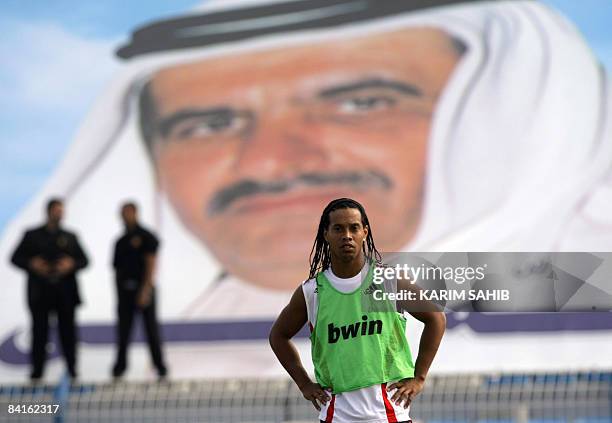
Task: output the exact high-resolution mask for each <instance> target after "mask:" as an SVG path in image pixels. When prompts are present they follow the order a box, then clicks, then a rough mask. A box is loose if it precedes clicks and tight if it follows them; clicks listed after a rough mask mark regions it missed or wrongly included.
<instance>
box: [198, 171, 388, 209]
mask: <svg viewBox="0 0 612 423" xmlns="http://www.w3.org/2000/svg"><path fill="white" fill-rule="evenodd" d="M329 185H346V186H350V187H353V188H358V189H369V188H382V189H385V190H388V189H390V188H391V187H392V186H393V182H392V181H391V178H389V177H388V176H387V175H385V174H383V173H382V172H378V171H375V170H370V171H366V172H362V171H357V172H336V173H320V172H311V173H302V174H300V175H297V176H296V177H294V178H290V179H281V180H278V181H270V182H268V181H256V180H253V179H245V180H243V181H240V182H236V183H235V184H232V185H230V186H228V187H227V188H224V189H222V190H220V191H219V192H217V193H216V194H215V195H214V196H213V198H212V199H211V200H210V202H209V203H208V207H207V208H206V211H207V214H208V215H209V216H214V215H216V214H219V213H221V212H223V211H225V210H227V208H228V207H229V206H231V205H232V203H234V202H235V201H237V200H239V199H243V198H248V197H252V196H254V195H259V194H282V193H284V192H287V191H290V190H291V189H293V188H295V187H298V186H305V187H324V186H329Z"/></svg>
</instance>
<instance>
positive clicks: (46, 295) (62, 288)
mask: <svg viewBox="0 0 612 423" xmlns="http://www.w3.org/2000/svg"><path fill="white" fill-rule="evenodd" d="M36 256H40V257H41V258H43V259H45V260H47V261H48V262H49V263H51V264H54V263H56V262H57V261H58V260H59V259H61V258H62V257H64V256H69V257H72V259H73V260H74V262H75V269H74V271H73V272H71V273H69V274H67V275H64V276H61V277H59V276H50V277H43V276H40V275H38V274H36V273H34V272H32V271H31V269H30V267H29V263H30V260H31V259H32V258H33V257H36ZM11 262H12V263H13V264H14V265H15V266H17V267H19V268H20V269H23V270H25V271H26V272H27V275H28V304H29V305H30V307H35V306H38V305H44V304H49V303H50V302H51V301H54V302H58V301H59V302H60V303H61V304H60V305H66V306H76V305H78V304H80V303H81V297H80V295H79V290H78V285H77V280H76V272H77V271H79V270H80V269H83V268H84V267H86V266H87V263H88V260H87V256H86V255H85V252H84V251H83V248H82V247H81V244H80V243H79V241H78V239H77V236H76V235H75V234H73V233H72V232H68V231H66V230H64V229H62V228H59V229H57V230H56V231H49V230H48V229H47V228H46V226H44V225H43V226H41V227H38V228H35V229H31V230H28V231H26V233H25V235H24V236H23V239H22V240H21V242H20V243H19V245H18V246H17V248H16V249H15V252H14V253H13V256H12V257H11Z"/></svg>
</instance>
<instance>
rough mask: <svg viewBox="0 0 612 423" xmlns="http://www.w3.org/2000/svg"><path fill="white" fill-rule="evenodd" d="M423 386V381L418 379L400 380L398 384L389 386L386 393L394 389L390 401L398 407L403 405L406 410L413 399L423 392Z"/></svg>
mask: <svg viewBox="0 0 612 423" xmlns="http://www.w3.org/2000/svg"><path fill="white" fill-rule="evenodd" d="M424 385H425V381H422V380H419V379H415V378H409V379H402V380H400V381H399V382H395V383H392V384H391V385H389V386H388V387H387V391H392V390H394V389H396V391H395V393H394V394H393V396H392V397H391V401H393V402H394V403H395V404H397V405H399V406H400V407H401V406H402V404H403V406H404V408H408V406H409V405H410V403H411V402H412V400H413V399H414V397H416V396H417V395H418V394H419V393H420V392H421V391H422V390H423V386H424Z"/></svg>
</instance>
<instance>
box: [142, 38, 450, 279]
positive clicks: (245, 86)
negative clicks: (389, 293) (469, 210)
mask: <svg viewBox="0 0 612 423" xmlns="http://www.w3.org/2000/svg"><path fill="white" fill-rule="evenodd" d="M460 56H461V53H460V52H459V51H458V49H457V48H456V45H455V43H453V40H452V39H451V38H450V37H449V36H448V35H446V34H445V33H443V32H441V31H439V30H435V29H429V28H413V29H405V30H401V31H396V32H388V33H383V34H376V35H367V36H361V37H355V38H352V39H345V40H330V41H328V42H320V43H316V44H310V45H304V46H298V47H290V48H289V47H287V48H279V49H272V50H266V51H260V52H252V53H242V54H237V55H232V56H225V57H221V58H214V59H207V60H202V61H199V62H195V63H190V64H182V65H178V66H174V67H171V68H166V69H164V70H161V71H159V72H157V73H156V74H155V75H154V76H153V77H152V79H151V81H150V83H149V86H148V88H147V89H148V93H147V95H148V97H149V102H150V103H151V104H149V105H148V107H149V108H150V109H152V110H154V113H150V114H151V116H147V117H146V118H148V119H149V120H152V122H148V123H146V124H147V125H149V126H150V127H152V128H153V131H152V136H151V137H152V148H153V150H152V151H153V157H154V162H155V168H156V172H157V177H158V181H159V184H160V187H161V189H162V190H164V191H165V192H166V193H167V195H168V197H169V199H170V201H171V203H172V204H173V206H174V208H175V209H176V211H177V212H178V214H179V216H180V217H181V219H182V221H183V223H184V224H185V225H186V226H187V227H188V228H189V229H190V230H191V231H192V232H193V233H194V234H195V235H196V236H197V237H198V238H199V239H201V240H202V241H203V242H204V243H205V244H206V246H207V247H208V248H209V249H210V250H211V251H212V252H213V253H214V255H215V256H216V257H217V258H218V259H219V260H220V262H221V264H222V265H223V266H224V268H225V269H226V270H228V271H229V272H230V273H232V274H234V275H237V276H239V277H241V278H242V279H243V280H246V281H249V282H253V283H256V284H258V285H263V286H267V287H274V288H284V289H288V288H290V287H293V286H295V284H296V283H298V282H299V281H300V280H303V278H304V276H305V275H306V274H307V271H308V261H307V260H308V254H309V252H310V249H311V247H312V243H313V240H314V238H315V235H316V228H317V224H318V220H319V218H320V213H321V210H322V209H323V208H324V207H325V205H326V204H327V203H328V202H329V201H330V200H332V199H334V198H337V197H349V198H355V199H357V200H358V201H359V202H361V203H362V204H363V205H364V206H365V208H366V209H367V210H368V211H369V214H370V220H371V222H372V225H373V235H374V236H375V241H376V243H377V246H378V247H379V249H380V250H386V251H397V250H401V249H402V248H403V247H404V246H405V245H406V244H407V243H408V242H409V241H410V240H411V238H412V237H413V235H414V233H415V231H416V229H417V227H418V224H419V220H420V217H421V208H422V203H423V190H424V187H423V183H424V176H425V173H426V167H425V165H426V155H427V139H428V136H429V131H430V126H431V118H432V113H433V111H434V108H435V106H436V103H437V101H438V98H439V96H440V94H441V92H442V90H443V88H444V86H445V84H446V82H447V80H448V78H449V76H450V74H451V72H452V70H453V69H454V67H455V65H456V64H457V61H458V60H459V58H460Z"/></svg>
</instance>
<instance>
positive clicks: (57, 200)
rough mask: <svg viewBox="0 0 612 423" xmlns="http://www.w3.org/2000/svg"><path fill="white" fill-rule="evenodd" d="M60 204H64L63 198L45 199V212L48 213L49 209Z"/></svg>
mask: <svg viewBox="0 0 612 423" xmlns="http://www.w3.org/2000/svg"><path fill="white" fill-rule="evenodd" d="M62 204H64V200H62V199H61V198H59V197H51V198H50V199H49V200H47V206H46V210H47V214H49V212H50V211H51V209H52V208H53V207H55V206H58V205H59V206H61V205H62Z"/></svg>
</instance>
